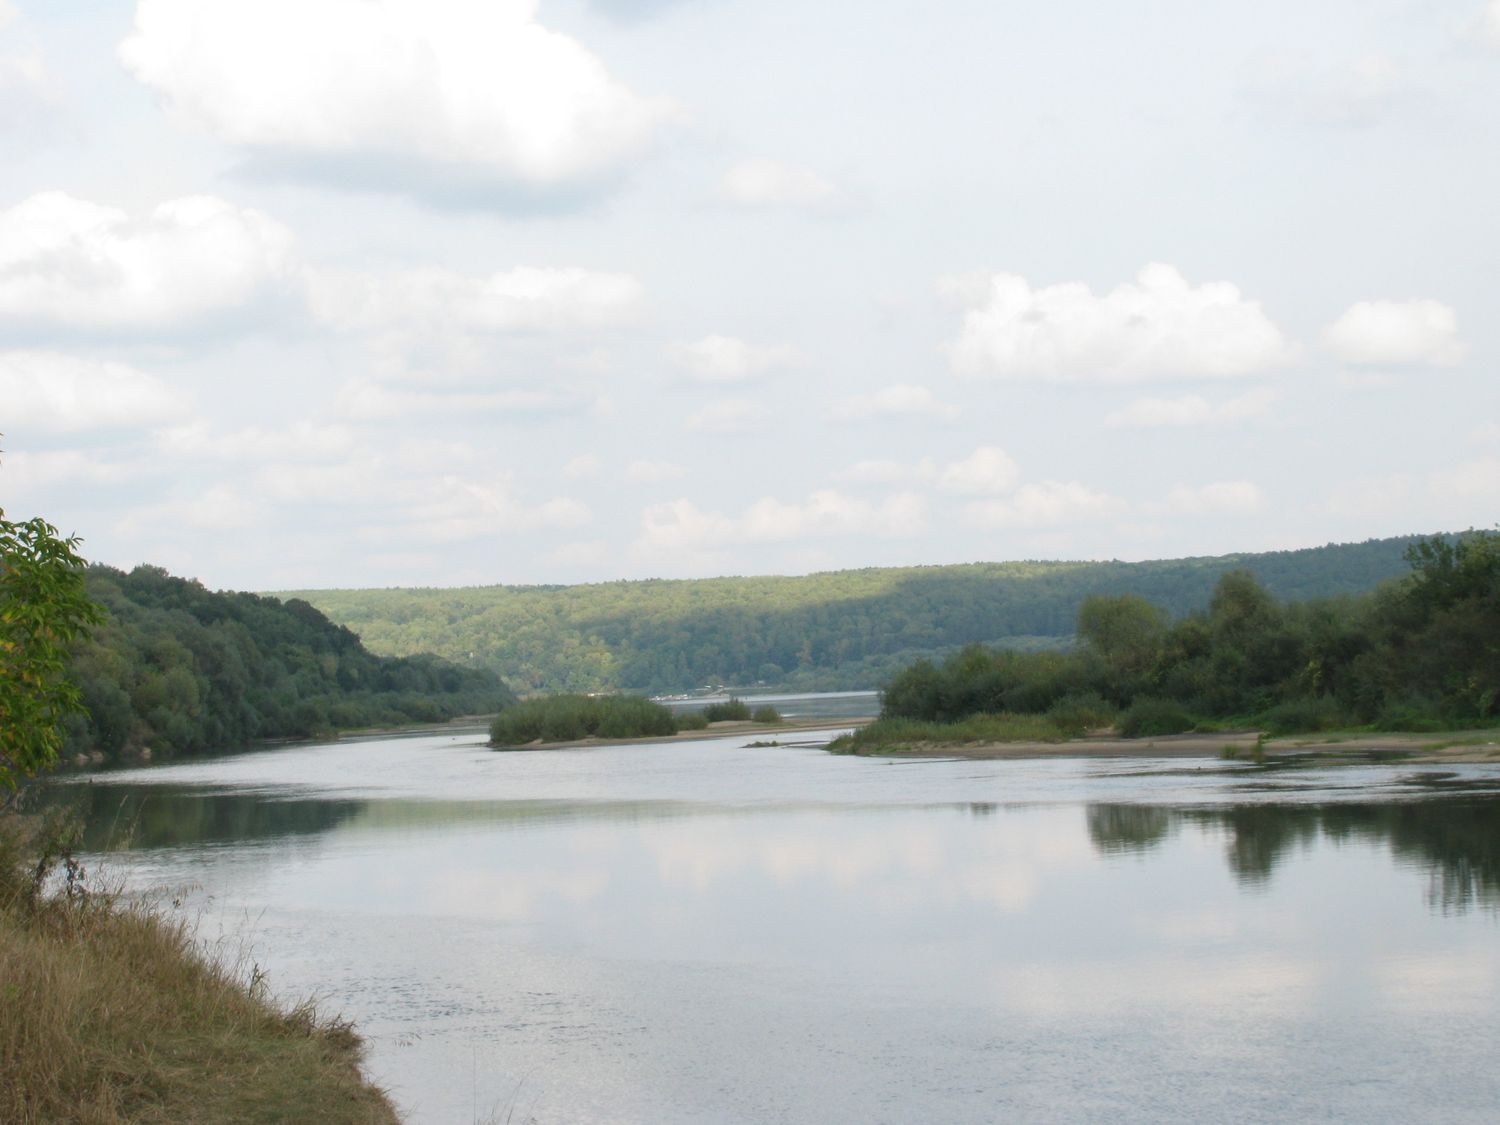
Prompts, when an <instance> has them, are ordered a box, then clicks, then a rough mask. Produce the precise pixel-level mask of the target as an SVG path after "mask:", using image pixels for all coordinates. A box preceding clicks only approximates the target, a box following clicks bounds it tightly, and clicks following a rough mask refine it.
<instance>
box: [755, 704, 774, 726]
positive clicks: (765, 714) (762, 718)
mask: <svg viewBox="0 0 1500 1125" xmlns="http://www.w3.org/2000/svg"><path fill="white" fill-rule="evenodd" d="M750 718H751V719H752V720H754V721H755V722H757V723H779V722H781V712H780V711H778V710H776V708H774V707H772V706H771V705H770V704H769V703H763V704H761V705H760V706H759V707H757V708H756V709H755V712H754V714H752V715H751V716H750Z"/></svg>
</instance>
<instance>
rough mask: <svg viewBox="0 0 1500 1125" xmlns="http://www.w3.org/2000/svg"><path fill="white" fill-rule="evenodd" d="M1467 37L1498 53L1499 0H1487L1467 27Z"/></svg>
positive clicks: (1499, 38) (1499, 44) (1499, 39)
mask: <svg viewBox="0 0 1500 1125" xmlns="http://www.w3.org/2000/svg"><path fill="white" fill-rule="evenodd" d="M1469 35H1470V37H1471V38H1473V39H1474V40H1475V41H1477V42H1478V43H1481V44H1483V45H1484V46H1486V47H1488V48H1490V50H1492V51H1500V0H1489V2H1488V3H1487V4H1485V6H1484V7H1483V8H1482V9H1480V11H1479V12H1478V14H1477V15H1475V17H1474V19H1473V21H1472V22H1471V23H1470V25H1469Z"/></svg>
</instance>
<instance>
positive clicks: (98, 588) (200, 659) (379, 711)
mask: <svg viewBox="0 0 1500 1125" xmlns="http://www.w3.org/2000/svg"><path fill="white" fill-rule="evenodd" d="M86 584H87V590H88V594H89V596H90V597H91V598H92V599H93V600H94V601H96V602H98V603H99V604H100V605H102V606H103V607H104V609H105V610H106V612H107V618H106V620H105V622H104V623H103V624H102V625H100V626H98V627H97V628H95V629H94V631H93V634H92V636H91V638H90V639H89V640H87V641H86V642H84V643H82V644H79V645H77V646H76V647H75V649H74V651H73V654H72V657H71V661H70V665H69V675H70V676H71V677H72V679H73V681H74V682H75V683H76V684H77V685H78V686H79V687H80V688H81V689H82V693H83V703H84V706H85V708H86V714H84V715H81V716H75V717H74V718H73V719H71V720H70V723H69V727H68V731H67V735H68V738H67V751H66V752H67V753H68V754H72V755H77V754H88V753H96V752H97V753H99V754H102V755H103V756H104V757H105V758H106V759H117V758H120V757H125V756H130V755H135V754H139V753H140V752H141V751H143V750H150V751H151V752H152V753H153V754H156V755H172V754H180V753H192V752H200V751H204V750H211V749H222V748H226V747H232V746H242V745H245V744H247V743H250V742H253V741H256V740H260V739H274V738H299V737H307V736H310V735H319V734H327V733H330V732H333V731H335V730H345V729H354V728H359V727H370V726H385V725H394V724H404V723H413V722H437V721H440V720H446V719H449V718H453V717H455V716H458V715H465V714H483V713H488V712H493V711H496V710H498V709H499V708H500V707H501V706H503V705H504V704H506V703H509V702H513V701H514V698H515V697H514V696H513V695H512V694H511V693H510V691H509V690H508V689H507V688H506V687H505V686H504V685H503V684H502V683H501V682H500V680H499V678H498V677H497V676H496V675H495V674H494V673H493V672H490V671H488V670H484V669H476V668H462V667H458V666H456V665H454V664H452V663H450V662H448V661H446V660H442V659H440V658H438V657H434V656H410V657H402V658H391V657H379V656H374V655H372V654H371V653H370V652H368V651H367V650H366V649H365V647H364V645H363V644H361V643H360V640H359V638H358V637H357V636H355V635H354V634H353V633H352V632H350V631H349V630H348V629H345V628H343V627H342V626H339V625H335V624H333V623H332V622H331V621H329V620H328V619H327V618H326V617H324V616H323V614H321V613H319V612H318V611H317V610H316V609H314V608H313V607H312V606H310V605H308V604H307V603H306V602H305V601H299V600H297V599H290V600H287V601H285V602H283V601H280V600H277V599H275V598H268V597H261V596H259V595H256V594H244V593H215V592H213V591H210V590H207V589H205V588H204V587H203V586H202V585H201V584H199V583H197V582H192V581H188V580H187V579H183V578H175V577H173V576H172V575H170V574H168V573H167V572H166V571H164V570H162V569H160V568H159V567H153V566H139V567H136V568H135V569H134V570H132V571H130V572H129V573H128V574H127V573H125V572H123V571H119V570H115V569H113V568H111V567H106V566H91V567H89V569H88V572H87V575H86Z"/></svg>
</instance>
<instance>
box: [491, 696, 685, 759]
mask: <svg viewBox="0 0 1500 1125" xmlns="http://www.w3.org/2000/svg"><path fill="white" fill-rule="evenodd" d="M677 729H678V727H677V721H676V718H675V717H674V716H673V714H672V712H671V710H670V709H669V708H667V707H663V706H662V705H661V704H660V703H653V702H652V701H651V700H649V699H645V698H642V697H641V696H638V695H605V696H597V695H577V694H570V695H551V696H546V697H545V698H539V699H526V700H523V701H521V702H520V703H517V704H516V705H515V706H513V707H509V708H507V709H505V710H504V711H502V712H500V714H499V715H497V716H495V719H494V722H493V723H491V724H490V744H491V745H492V746H525V745H526V744H527V743H529V742H577V741H579V740H581V739H585V738H652V737H665V736H667V735H671V734H675V733H677Z"/></svg>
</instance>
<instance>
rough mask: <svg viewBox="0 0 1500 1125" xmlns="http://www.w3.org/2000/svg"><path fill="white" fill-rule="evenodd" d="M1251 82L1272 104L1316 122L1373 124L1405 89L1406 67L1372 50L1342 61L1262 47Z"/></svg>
mask: <svg viewBox="0 0 1500 1125" xmlns="http://www.w3.org/2000/svg"><path fill="white" fill-rule="evenodd" d="M1245 85H1246V88H1247V90H1248V92H1249V93H1250V95H1251V97H1253V98H1255V99H1256V100H1257V101H1259V102H1261V103H1262V104H1264V105H1266V106H1267V107H1269V108H1270V109H1272V110H1274V111H1276V112H1278V113H1281V114H1284V115H1286V116H1289V117H1295V118H1300V119H1302V120H1304V121H1307V122H1311V123H1312V124H1314V125H1333V126H1364V125H1372V124H1374V123H1375V122H1376V121H1378V120H1380V118H1381V117H1382V116H1384V115H1385V113H1386V111H1387V110H1388V109H1389V108H1390V106H1391V105H1392V104H1394V102H1395V100H1396V98H1397V96H1398V95H1399V94H1400V91H1401V70H1400V68H1399V67H1398V66H1397V65H1396V63H1395V61H1394V60H1392V59H1391V58H1390V57H1389V56H1387V55H1383V54H1379V53H1371V54H1366V55H1361V56H1359V57H1358V58H1353V59H1347V60H1343V61H1339V62H1332V63H1330V62H1327V61H1324V60H1320V59H1316V58H1314V57H1312V56H1310V55H1308V54H1306V53H1299V52H1294V51H1263V52H1260V53H1257V54H1256V55H1254V56H1253V57H1252V58H1251V60H1250V62H1249V64H1248V65H1247V72H1246V81H1245Z"/></svg>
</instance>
